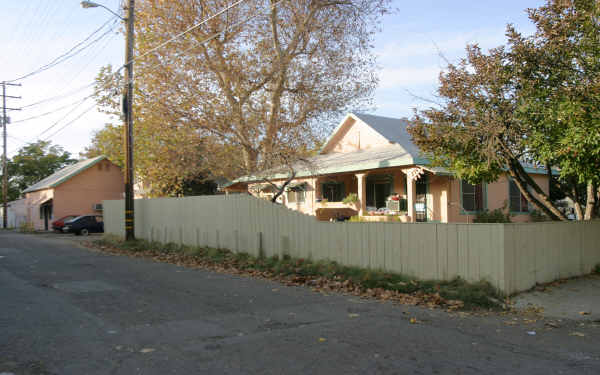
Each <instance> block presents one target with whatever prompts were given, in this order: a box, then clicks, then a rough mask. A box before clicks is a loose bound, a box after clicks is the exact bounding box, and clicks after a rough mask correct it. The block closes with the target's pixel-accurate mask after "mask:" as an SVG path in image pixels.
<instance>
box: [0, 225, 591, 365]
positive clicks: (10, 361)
mask: <svg viewBox="0 0 600 375" xmlns="http://www.w3.org/2000/svg"><path fill="white" fill-rule="evenodd" d="M0 301H1V304H0V306H2V308H1V309H0V374H2V375H6V374H17V375H20V374H24V375H29V374H56V375H58V374H60V375H62V374H77V375H82V374H200V373H202V374H203V373H207V374H570V373H572V374H598V373H600V350H599V349H598V348H599V347H600V335H599V333H600V327H599V326H598V324H594V323H593V322H592V321H585V322H581V321H578V322H576V321H570V320H562V321H561V323H560V325H558V326H557V327H548V325H547V324H545V322H544V321H543V320H542V319H533V318H527V319H524V318H523V317H522V316H520V315H516V314H508V315H500V314H498V313H493V314H489V315H470V314H460V313H452V314H451V313H447V312H445V311H442V310H428V309H424V308H420V307H415V306H403V305H394V304H391V303H382V302H377V301H369V300H363V299H359V298H357V297H354V296H344V295H323V294H320V293H315V292H312V291H311V290H309V289H306V288H299V287H286V286H284V285H281V284H278V283H275V282H271V281H265V280H259V279H250V278H245V277H240V276H233V275H229V274H219V273H215V272H209V271H205V270H200V269H188V268H183V267H178V266H175V265H172V264H163V263H156V262H153V261H151V260H147V259H139V258H129V257H124V256H113V255H108V254H104V253H100V252H97V251H94V250H90V249H86V248H83V247H81V246H80V245H78V244H77V242H76V241H73V239H71V238H68V237H66V236H60V235H58V236H55V237H53V236H52V235H30V234H29V235H25V234H19V233H16V232H11V231H0ZM411 319H412V321H411Z"/></svg>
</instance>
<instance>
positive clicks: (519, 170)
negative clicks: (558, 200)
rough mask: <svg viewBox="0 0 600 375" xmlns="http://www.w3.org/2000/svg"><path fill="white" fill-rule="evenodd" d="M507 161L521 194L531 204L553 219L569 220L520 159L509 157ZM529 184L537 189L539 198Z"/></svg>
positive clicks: (509, 170)
mask: <svg viewBox="0 0 600 375" xmlns="http://www.w3.org/2000/svg"><path fill="white" fill-rule="evenodd" d="M507 161H508V172H509V174H510V176H511V177H512V178H513V179H514V181H515V184H517V187H518V188H519V190H520V191H521V194H523V196H524V197H525V199H527V200H528V201H529V202H531V204H533V205H534V206H535V208H537V209H538V210H540V211H542V212H543V213H545V214H546V215H547V216H548V217H550V218H551V219H552V220H562V221H568V220H569V219H567V217H566V216H565V214H563V213H562V212H561V211H560V210H559V209H558V208H556V207H555V206H554V205H553V204H552V202H550V199H549V198H548V195H547V194H546V193H544V191H543V190H542V189H540V187H539V186H538V184H536V183H535V181H534V180H533V179H532V178H531V176H529V174H527V172H526V171H525V170H524V169H523V166H522V165H521V163H520V162H519V161H518V160H516V161H515V160H514V159H512V158H509V160H507ZM527 186H531V187H532V188H533V189H534V190H535V192H536V193H537V198H536V197H534V196H533V194H531V193H530V192H529V190H527Z"/></svg>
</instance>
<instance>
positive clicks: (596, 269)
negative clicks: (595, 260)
mask: <svg viewBox="0 0 600 375" xmlns="http://www.w3.org/2000/svg"><path fill="white" fill-rule="evenodd" d="M594 273H597V274H600V264H596V267H594Z"/></svg>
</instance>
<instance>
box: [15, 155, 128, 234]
mask: <svg viewBox="0 0 600 375" xmlns="http://www.w3.org/2000/svg"><path fill="white" fill-rule="evenodd" d="M124 191H125V189H124V184H123V174H122V172H121V168H119V167H118V166H117V165H115V164H113V163H112V162H111V161H109V160H108V159H106V157H105V156H97V157H95V158H92V159H87V160H82V161H80V162H78V163H76V164H73V165H69V166H67V167H65V168H63V169H61V170H59V171H57V172H55V173H54V174H52V175H50V176H48V177H46V178H44V179H43V180H41V181H40V182H38V183H36V184H34V185H32V186H30V187H28V188H27V189H25V191H24V192H23V193H24V194H25V198H24V200H25V202H24V204H25V210H26V215H27V221H28V222H29V223H31V224H33V227H34V228H35V229H37V230H48V229H49V228H50V224H51V222H52V221H53V220H56V219H59V218H61V217H64V216H67V215H88V214H101V213H102V201H103V200H109V199H122V198H123V193H124Z"/></svg>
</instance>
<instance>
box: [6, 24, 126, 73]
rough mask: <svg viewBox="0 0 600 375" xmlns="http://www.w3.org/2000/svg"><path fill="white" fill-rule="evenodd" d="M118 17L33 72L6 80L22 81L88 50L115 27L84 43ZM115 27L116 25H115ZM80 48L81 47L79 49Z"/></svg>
mask: <svg viewBox="0 0 600 375" xmlns="http://www.w3.org/2000/svg"><path fill="white" fill-rule="evenodd" d="M116 18H117V17H116V16H112V17H111V18H109V19H108V20H107V21H106V22H105V23H104V24H102V26H100V27H99V28H97V29H96V30H94V31H93V32H92V33H91V34H90V35H88V36H87V37H86V38H85V39H84V40H82V41H81V42H79V43H77V44H76V45H75V46H73V47H71V49H69V50H68V51H66V52H65V53H63V54H61V55H60V56H58V57H56V58H54V59H53V60H52V61H50V62H49V63H47V64H45V65H43V66H41V67H39V68H37V69H35V70H34V71H32V72H29V73H27V74H24V75H22V76H20V77H17V78H14V79H11V80H8V81H6V82H8V83H10V82H16V81H21V80H23V79H25V78H29V77H31V76H33V75H35V74H39V73H41V72H44V71H46V70H48V69H50V68H53V67H55V66H56V65H58V64H60V63H62V62H64V61H67V60H68V59H70V58H72V57H74V56H76V55H77V54H79V53H81V52H82V51H84V50H86V49H87V48H89V47H90V46H92V45H94V44H95V43H97V42H98V41H100V40H101V39H102V38H104V37H105V36H106V35H107V34H108V33H110V32H111V31H112V30H113V28H112V27H111V28H110V29H109V30H107V31H105V32H104V33H103V34H101V35H100V36H99V37H98V38H96V39H94V40H92V41H91V42H89V43H88V44H87V45H83V44H84V43H86V42H87V41H88V40H90V39H91V38H92V37H93V36H94V35H96V34H97V33H99V32H100V31H101V30H102V29H104V27H106V25H108V24H109V23H110V22H111V21H113V20H115V19H116ZM117 21H118V19H116V21H115V23H116V22H117ZM113 27H114V25H113ZM82 45H83V47H81V48H79V47H80V46H82ZM77 48H79V49H77Z"/></svg>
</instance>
